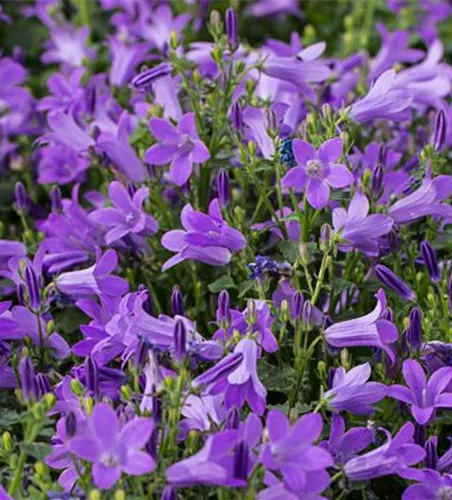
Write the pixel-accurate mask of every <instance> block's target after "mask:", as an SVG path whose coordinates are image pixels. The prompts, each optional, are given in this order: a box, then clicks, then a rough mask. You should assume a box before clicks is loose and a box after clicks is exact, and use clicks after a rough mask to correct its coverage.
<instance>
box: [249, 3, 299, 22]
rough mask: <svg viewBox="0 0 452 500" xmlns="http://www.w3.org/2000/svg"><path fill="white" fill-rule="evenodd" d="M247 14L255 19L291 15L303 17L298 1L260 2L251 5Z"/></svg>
mask: <svg viewBox="0 0 452 500" xmlns="http://www.w3.org/2000/svg"><path fill="white" fill-rule="evenodd" d="M245 14H246V15H247V16H253V17H258V18H259V17H268V16H283V15H286V14H291V15H293V16H297V17H301V15H302V14H301V11H300V5H299V2H298V0H279V1H278V2H275V1H274V0H258V1H257V2H254V3H253V4H252V5H249V6H248V7H247V8H246V10H245Z"/></svg>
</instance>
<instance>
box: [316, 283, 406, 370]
mask: <svg viewBox="0 0 452 500" xmlns="http://www.w3.org/2000/svg"><path fill="white" fill-rule="evenodd" d="M376 297H377V300H378V302H377V305H376V307H375V309H374V310H373V311H372V312H371V313H369V314H367V315H366V316H363V317H361V318H356V319H351V320H348V321H342V322H340V323H335V324H333V325H331V326H330V327H328V328H327V329H326V330H325V338H326V341H327V342H328V344H329V345H330V346H332V347H337V348H343V347H356V346H371V347H379V348H380V349H383V350H384V351H385V352H386V354H387V355H388V356H389V358H390V359H391V361H394V359H395V355H394V353H393V351H392V350H391V349H390V347H389V345H388V344H392V343H393V342H395V341H396V340H397V337H398V333H397V328H396V327H395V325H394V324H393V323H391V322H390V321H388V320H386V319H382V314H383V312H384V310H385V309H386V297H385V294H384V292H383V290H381V289H380V290H379V291H378V292H377V294H376Z"/></svg>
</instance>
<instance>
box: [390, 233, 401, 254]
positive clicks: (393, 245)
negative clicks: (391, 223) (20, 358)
mask: <svg viewBox="0 0 452 500" xmlns="http://www.w3.org/2000/svg"><path fill="white" fill-rule="evenodd" d="M388 245H389V250H390V251H391V252H393V253H397V252H398V251H399V250H400V249H401V248H402V240H401V239H400V236H399V233H398V231H397V230H396V229H394V228H392V229H391V231H390V233H389V234H388Z"/></svg>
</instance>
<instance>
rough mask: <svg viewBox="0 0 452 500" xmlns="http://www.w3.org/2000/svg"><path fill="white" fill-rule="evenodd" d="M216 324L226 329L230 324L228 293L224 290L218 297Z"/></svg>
mask: <svg viewBox="0 0 452 500" xmlns="http://www.w3.org/2000/svg"><path fill="white" fill-rule="evenodd" d="M217 321H218V323H219V324H220V326H221V327H222V328H228V326H229V324H230V323H231V310H230V299H229V293H228V292H227V291H226V290H223V291H222V292H220V295H219V296H218V318H217Z"/></svg>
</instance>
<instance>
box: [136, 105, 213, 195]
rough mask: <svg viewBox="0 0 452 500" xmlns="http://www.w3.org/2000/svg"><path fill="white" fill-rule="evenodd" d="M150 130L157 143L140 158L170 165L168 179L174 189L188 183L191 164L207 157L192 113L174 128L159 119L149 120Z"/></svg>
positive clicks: (202, 160)
mask: <svg viewBox="0 0 452 500" xmlns="http://www.w3.org/2000/svg"><path fill="white" fill-rule="evenodd" d="M150 128H151V131H152V133H153V135H154V137H155V138H156V139H157V140H158V141H159V142H158V143H157V144H154V145H153V146H151V147H150V148H149V149H148V150H147V151H146V155H145V158H144V159H145V161H146V163H149V164H151V165H165V164H166V163H171V166H170V177H171V180H172V181H173V182H174V183H175V184H176V185H177V186H182V185H183V184H185V183H186V182H187V181H188V179H189V178H190V176H191V173H192V170H193V163H204V162H205V161H207V160H208V159H209V158H210V153H209V150H208V149H207V147H206V145H205V144H204V143H203V142H202V141H201V140H200V139H199V137H198V133H197V131H196V125H195V115H194V114H193V113H186V114H185V115H184V116H183V117H182V118H181V120H180V122H179V125H178V127H177V128H176V127H175V126H174V125H172V124H171V123H170V122H168V121H167V120H163V119H162V118H152V119H151V122H150Z"/></svg>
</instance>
